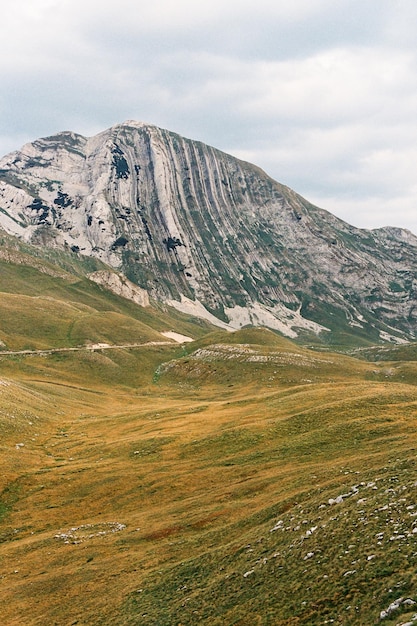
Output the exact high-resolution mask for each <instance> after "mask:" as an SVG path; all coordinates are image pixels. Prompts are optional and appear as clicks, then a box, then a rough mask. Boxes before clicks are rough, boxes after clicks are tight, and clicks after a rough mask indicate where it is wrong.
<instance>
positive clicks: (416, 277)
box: [0, 122, 417, 340]
mask: <svg viewBox="0 0 417 626" xmlns="http://www.w3.org/2000/svg"><path fill="white" fill-rule="evenodd" d="M0 225H2V226H3V228H5V229H6V230H7V231H8V232H10V233H12V234H15V235H18V236H19V237H21V238H23V239H25V240H26V241H28V242H31V243H35V244H37V245H43V246H56V247H66V248H67V249H71V250H72V251H73V252H74V254H84V255H92V256H95V257H97V258H99V259H101V260H103V261H104V262H105V263H107V264H108V265H110V266H112V267H114V268H115V269H117V270H118V271H119V272H122V273H123V274H124V275H125V276H126V277H127V278H128V279H129V280H130V281H132V282H133V283H135V284H136V285H138V286H140V287H141V288H142V289H144V290H146V291H147V293H149V295H150V296H152V297H153V298H155V299H158V300H161V301H169V302H170V304H172V305H174V306H177V308H179V309H184V307H185V306H187V307H188V308H193V307H194V310H199V311H200V313H201V314H203V315H205V316H206V317H210V316H213V317H214V319H215V320H217V323H219V324H223V325H227V326H232V327H233V328H236V327H241V326H243V325H245V324H266V325H268V326H270V327H272V328H276V329H278V330H280V331H281V332H283V333H284V334H287V335H288V336H296V335H297V334H298V335H299V334H300V332H301V333H311V332H322V333H325V335H326V336H329V335H330V334H331V333H328V332H325V330H324V329H331V330H332V331H333V332H335V331H336V330H337V331H338V332H344V333H347V334H350V335H356V336H360V337H362V338H364V339H368V338H371V339H373V340H375V339H378V338H383V339H396V340H405V339H410V338H414V337H415V336H416V332H417V308H416V305H417V296H416V293H417V292H416V287H417V256H416V252H417V238H416V237H415V236H414V235H412V234H411V233H409V232H407V231H403V230H401V229H389V228H387V229H379V230H375V231H369V230H362V229H357V228H354V227H353V226H350V225H348V224H346V223H345V222H343V221H341V220H339V219H337V218H336V217H334V216H333V215H331V214H330V213H327V212H326V211H323V210H321V209H319V208H317V207H314V206H312V205H311V204H309V203H308V202H307V201H306V200H305V199H303V198H302V197H301V196H299V195H298V194H296V193H295V192H293V191H292V190H290V189H288V188H287V187H285V186H283V185H280V184H279V183H277V182H276V181H274V180H272V179H271V178H270V177H268V176H267V175H266V174H265V173H264V172H263V171H262V170H260V169H259V168H257V167H255V166H253V165H251V164H249V163H245V162H242V161H240V160H238V159H235V158H233V157H231V156H230V155H227V154H224V153H222V152H220V151H218V150H216V149H214V148H211V147H209V146H206V145H204V144H202V143H199V142H195V141H191V140H189V139H185V138H183V137H180V136H179V135H177V134H175V133H171V132H169V131H167V130H163V129H160V128H157V127H155V126H152V125H148V124H142V123H138V122H126V123H124V124H120V125H117V126H114V127H113V128H110V129H109V130H107V131H105V132H103V133H100V134H99V135H97V136H95V137H92V138H89V139H87V138H85V137H82V136H80V135H76V134H74V133H71V132H65V133H60V134H58V135H56V136H53V137H48V138H45V139H40V140H38V141H35V142H34V143H32V144H27V145H26V146H24V147H23V148H22V150H20V151H18V152H14V153H12V154H10V155H8V156H6V157H4V158H3V159H2V160H1V161H0ZM190 303H191V304H190ZM210 319H212V318H210Z"/></svg>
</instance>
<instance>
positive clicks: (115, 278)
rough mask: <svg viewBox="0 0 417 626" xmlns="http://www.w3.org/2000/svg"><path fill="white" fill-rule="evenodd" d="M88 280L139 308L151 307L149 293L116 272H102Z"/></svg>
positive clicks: (96, 273)
mask: <svg viewBox="0 0 417 626" xmlns="http://www.w3.org/2000/svg"><path fill="white" fill-rule="evenodd" d="M88 278H89V279H90V280H92V281H93V282H95V283H97V285H102V286H103V287H105V288H106V289H108V290H109V291H112V292H113V293H115V294H117V295H118V296H122V298H126V299H127V300H132V302H136V304H139V306H149V296H148V292H147V291H146V290H145V289H141V287H138V286H137V285H135V284H134V283H132V282H131V281H130V280H127V278H125V277H124V276H121V275H120V274H117V273H116V272H109V271H107V270H100V271H98V272H93V273H92V274H89V275H88Z"/></svg>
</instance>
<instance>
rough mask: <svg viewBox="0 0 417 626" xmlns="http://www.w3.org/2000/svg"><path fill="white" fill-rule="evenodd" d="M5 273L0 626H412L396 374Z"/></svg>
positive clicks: (403, 433)
mask: <svg viewBox="0 0 417 626" xmlns="http://www.w3.org/2000/svg"><path fill="white" fill-rule="evenodd" d="M25 273H26V274H27V273H29V274H30V276H31V280H30V281H28V280H26V276H25ZM6 275H7V280H6V279H4V282H3V284H1V283H0V291H1V292H2V293H1V294H0V295H1V304H0V332H1V333H2V334H1V337H0V338H1V340H2V341H3V343H4V347H3V348H2V349H1V350H0V450H1V455H0V466H1V472H0V597H1V602H0V623H2V624H5V625H16V626H17V625H19V626H21V625H22V624H24V625H25V626H31V625H39V626H40V625H42V626H44V625H45V624H47V625H57V626H58V625H59V626H61V625H65V626H66V625H70V624H82V625H85V626H87V625H88V626H90V625H91V626H92V625H110V624H112V625H115V624H117V625H120V626H131V625H139V624H140V625H158V626H165V625H166V626H172V625H176V626H180V625H183V626H184V625H192V624H200V623H201V624H207V625H216V626H220V625H229V624H230V625H232V624H233V625H247V626H249V625H254V624H255V625H256V624H259V625H295V624H299V625H301V624H302V625H309V624H311V625H316V624H317V625H318V624H327V623H329V624H330V623H332V624H340V625H346V626H348V625H349V626H350V625H364V624H366V625H372V624H375V625H376V624H383V625H384V626H385V625H387V626H392V625H394V624H396V625H398V624H403V625H404V624H413V623H416V624H417V605H416V602H417V580H416V564H417V467H416V462H417V428H416V426H417V425H416V415H417V412H416V410H417V387H416V385H415V381H416V372H417V365H416V363H415V362H414V361H413V360H394V359H393V360H391V361H388V360H377V361H376V360H374V361H370V360H365V358H364V355H362V358H356V356H347V355H346V354H338V353H331V352H328V351H326V352H322V351H314V350H309V349H307V348H305V347H302V346H299V345H296V344H294V343H292V342H291V341H288V340H286V339H284V338H282V337H280V336H278V335H277V334H275V333H273V332H272V331H268V330H266V329H244V330H242V331H237V332H235V333H226V332H223V331H215V330H213V329H212V328H210V327H209V326H208V325H204V324H202V323H201V322H197V321H195V320H192V319H190V318H186V317H185V316H181V315H180V314H177V313H173V312H170V311H169V310H162V309H160V308H158V307H157V306H156V305H153V307H149V308H147V309H140V307H135V306H134V305H132V304H131V303H128V302H127V301H123V300H122V299H121V298H118V297H116V296H114V295H109V294H107V293H106V292H105V290H102V289H101V288H99V287H98V286H96V285H93V284H90V283H89V281H88V279H87V278H85V277H83V276H77V277H76V280H74V279H73V278H72V279H71V280H69V279H66V278H62V277H61V278H57V277H53V276H51V275H50V274H45V273H44V272H39V270H37V269H36V268H25V266H22V265H17V264H16V265H15V266H13V264H10V263H9V264H7V266H6V264H5V266H4V272H3V277H4V276H6ZM3 296H4V297H3ZM35 305H36V306H35ZM42 320H44V322H45V324H44V326H42V324H43V321H42ZM48 320H50V321H51V323H47V321H48ZM45 329H47V330H45ZM167 330H171V331H172V330H176V331H177V332H182V333H183V334H186V335H189V336H191V337H193V338H194V339H195V341H194V342H192V343H187V344H182V345H181V344H177V343H175V342H173V341H172V342H171V343H154V342H159V341H161V340H163V339H164V336H163V335H161V331H167ZM100 341H102V342H106V343H108V344H110V345H113V346H117V345H122V344H124V343H126V344H137V345H136V346H135V347H114V348H113V349H100V348H97V349H91V345H90V349H86V346H88V345H89V344H91V343H93V344H94V343H96V342H100ZM150 342H151V343H150ZM142 344H143V345H142ZM28 346H29V347H30V348H31V349H33V350H36V349H42V350H44V349H46V348H48V347H49V348H50V347H54V348H56V347H59V348H62V349H65V348H74V347H77V348H78V349H77V351H70V350H68V351H65V350H63V351H62V352H56V353H52V354H36V353H32V354H22V353H20V354H19V351H21V350H24V349H27V348H28ZM11 351H13V352H15V354H7V353H6V352H11ZM412 353H413V351H412V350H411V348H410V351H409V354H411V355H412ZM402 354H403V355H404V354H405V353H402ZM365 356H366V355H365Z"/></svg>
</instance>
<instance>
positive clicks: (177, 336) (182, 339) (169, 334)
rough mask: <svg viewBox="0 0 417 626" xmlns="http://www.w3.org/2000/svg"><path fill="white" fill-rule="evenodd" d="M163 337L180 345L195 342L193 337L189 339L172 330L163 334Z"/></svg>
mask: <svg viewBox="0 0 417 626" xmlns="http://www.w3.org/2000/svg"><path fill="white" fill-rule="evenodd" d="M161 335H163V336H164V337H167V338H168V339H173V340H174V341H176V342H178V343H189V342H190V341H194V339H193V338H192V337H187V335H181V334H180V333H175V332H174V331H172V330H168V331H164V332H163V333H161Z"/></svg>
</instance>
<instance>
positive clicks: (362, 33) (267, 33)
mask: <svg viewBox="0 0 417 626" xmlns="http://www.w3.org/2000/svg"><path fill="white" fill-rule="evenodd" d="M0 53H1V54H0V77H1V86H2V88H1V91H0V154H2V155H3V154H5V153H7V152H9V151H11V150H14V149H18V148H20V147H21V145H22V144H23V143H25V142H26V141H32V140H34V139H36V138H38V137H41V136H45V135H50V134H53V133H55V132H57V131H60V130H74V131H76V132H79V133H81V134H84V135H87V136H89V135H93V134H95V133H97V132H99V131H101V130H104V129H106V128H108V127H109V126H112V125H113V124H116V123H118V122H122V121H125V120H127V119H137V120H142V121H147V122H151V123H154V124H157V125H158V126H162V127H164V128H168V129H170V130H173V131H176V132H178V133H180V134H183V135H185V136H186V137H190V138H192V139H198V140H201V141H204V142H206V143H209V144H211V145H214V146H216V147H217V148H220V149H222V150H224V151H226V152H230V153H232V154H234V155H236V156H238V157H241V158H244V159H246V160H249V161H251V162H253V163H255V164H257V165H259V166H260V167H262V168H263V169H264V170H265V171H267V173H268V174H270V175H271V176H272V177H273V178H275V179H276V180H278V181H279V182H281V183H284V184H287V185H289V186H290V187H292V188H293V189H295V190H296V191H298V192H299V193H301V194H302V195H304V196H305V197H306V198H308V199H309V200H310V201H311V202H313V203H315V204H317V205H319V206H321V207H322V208H325V209H327V210H328V211H331V212H332V213H334V214H336V215H338V216H339V217H341V218H343V219H345V220H346V221H347V222H349V223H351V224H354V225H355V226H361V227H366V228H374V227H379V226H384V225H393V226H402V227H405V228H409V229H410V230H412V231H413V232H414V233H416V234H417V211H416V208H417V180H416V163H417V2H415V0H361V1H359V0H285V1H283V0H256V2H254V1H253V0H250V1H249V0H221V1H220V0H211V1H210V2H208V1H205V0H203V1H202V2H200V3H198V2H195V0H193V1H191V0H152V1H151V2H149V0H147V1H146V2H144V0H117V2H115V1H112V2H109V1H108V0H100V1H99V0H36V1H34V0H14V1H13V2H9V3H7V4H6V5H5V6H3V7H2V20H1V23H0Z"/></svg>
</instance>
